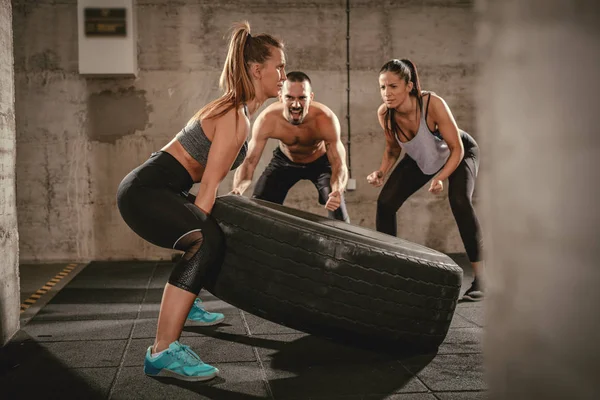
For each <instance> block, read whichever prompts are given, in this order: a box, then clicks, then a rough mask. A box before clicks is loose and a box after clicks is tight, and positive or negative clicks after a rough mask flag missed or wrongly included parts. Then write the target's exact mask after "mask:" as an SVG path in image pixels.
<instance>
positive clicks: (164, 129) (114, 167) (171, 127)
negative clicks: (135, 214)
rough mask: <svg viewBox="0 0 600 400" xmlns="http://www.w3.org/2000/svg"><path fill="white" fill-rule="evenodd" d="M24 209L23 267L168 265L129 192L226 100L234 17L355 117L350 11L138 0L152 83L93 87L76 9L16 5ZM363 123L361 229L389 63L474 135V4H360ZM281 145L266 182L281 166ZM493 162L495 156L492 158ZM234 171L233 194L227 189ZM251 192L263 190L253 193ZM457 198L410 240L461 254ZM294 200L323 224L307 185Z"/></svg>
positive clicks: (405, 227)
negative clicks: (225, 70) (81, 71)
mask: <svg viewBox="0 0 600 400" xmlns="http://www.w3.org/2000/svg"><path fill="white" fill-rule="evenodd" d="M14 3H15V7H14V22H15V23H14V26H15V44H16V46H15V62H16V65H15V73H16V89H17V92H16V95H17V96H16V116H17V132H18V149H19V159H18V163H17V170H18V208H19V212H20V221H19V222H20V225H19V229H20V232H21V236H22V241H21V252H22V258H24V259H26V260H66V259H68V260H87V259H124V258H160V257H168V256H169V255H170V251H168V250H161V249H158V248H156V247H155V246H153V245H150V244H147V243H145V242H144V241H143V240H141V239H139V238H137V237H136V236H135V235H134V234H133V233H132V232H131V231H130V230H129V228H127V226H126V225H125V224H124V223H123V222H122V221H121V218H120V216H119V214H118V211H117V209H116V204H115V192H116V188H117V185H118V184H119V182H120V180H121V179H122V178H123V176H124V175H125V174H127V172H129V171H130V170H131V169H132V168H134V167H135V166H137V165H139V164H140V163H141V162H143V160H144V159H146V158H147V157H148V155H149V154H150V153H151V152H152V151H155V150H156V149H158V148H160V147H161V146H163V145H164V144H165V143H166V142H167V141H168V140H170V138H171V137H172V136H173V135H174V134H175V133H176V132H177V131H178V130H179V129H181V127H182V126H183V125H184V124H185V122H186V121H187V120H188V119H189V118H190V116H191V115H193V114H194V113H195V112H196V111H197V110H198V109H199V108H200V107H201V106H202V105H204V104H205V103H206V102H208V101H209V100H210V99H212V98H214V97H216V96H218V94H219V92H218V87H217V81H218V76H219V73H220V69H221V67H222V63H223V60H224V57H225V54H226V47H225V46H226V41H225V40H224V38H223V37H224V35H225V34H226V33H227V30H228V28H229V26H230V25H231V23H232V22H234V21H237V20H242V19H248V20H249V21H250V23H251V26H252V29H253V32H254V33H258V32H263V31H265V32H269V33H272V34H276V35H278V36H279V37H281V38H282V39H283V40H284V41H285V42H286V45H287V55H288V63H289V69H290V70H291V69H300V70H304V71H305V72H307V73H308V74H309V75H310V76H311V78H312V80H313V82H314V87H315V92H316V99H317V100H319V101H322V102H323V103H325V104H327V105H328V106H329V107H331V108H332V109H333V111H334V112H335V113H336V114H337V115H338V117H339V119H340V121H341V123H342V130H343V132H344V135H345V134H346V131H347V121H346V92H345V89H346V10H345V7H346V2H345V1H344V0H324V1H319V2H308V3H307V2H300V1H294V0H274V1H266V0H261V1H252V2H247V1H230V2H218V4H217V3H215V2H212V1H198V0H194V1H192V0H186V1H162V0H139V1H138V2H137V9H136V11H137V21H138V49H139V58H138V61H139V67H140V74H139V76H138V78H137V79H92V78H84V77H81V76H79V75H78V73H77V62H78V60H77V33H76V32H77V31H76V27H77V15H76V1H75V0H64V1H59V0H40V1H37V2H35V3H34V2H30V1H25V0H15V1H14ZM350 15H351V37H352V38H351V68H352V76H351V89H352V92H351V93H352V100H351V107H352V108H351V127H352V152H351V157H352V166H353V177H354V178H356V179H357V181H358V190H357V191H356V192H353V193H349V194H348V196H347V200H348V202H349V207H348V208H349V212H350V216H351V218H352V221H353V223H354V224H359V225H362V226H366V227H371V228H373V227H374V220H375V200H376V197H377V194H378V192H379V190H378V189H374V188H372V187H370V186H369V185H367V184H366V180H365V178H366V176H367V175H368V174H369V173H370V172H372V171H373V170H374V169H376V168H377V167H378V166H379V163H380V160H381V156H382V152H383V145H384V140H383V133H382V132H381V129H380V128H379V126H378V124H377V119H376V114H375V112H376V109H377V106H378V105H379V104H380V99H379V93H378V87H377V86H378V84H377V78H378V71H379V68H380V66H381V65H382V64H383V63H384V62H385V61H387V60H389V59H390V58H398V57H403V56H408V57H412V58H413V59H414V60H415V62H416V63H417V65H418V66H419V67H420V68H421V76H422V79H423V86H424V88H428V89H432V90H435V91H436V92H438V93H439V94H440V95H442V96H443V97H444V98H445V99H446V100H447V102H448V103H449V105H450V106H451V107H452V109H453V111H454V113H455V115H456V118H457V120H458V122H459V124H460V126H461V127H462V128H463V129H465V130H467V131H469V132H471V133H472V134H473V135H474V136H475V137H476V138H479V137H480V135H479V132H475V131H474V129H473V127H474V101H473V99H472V95H473V84H474V80H475V73H476V67H475V61H474V56H473V51H472V47H473V44H474V43H473V40H474V39H473V38H474V11H473V9H472V2H471V1H443V0H419V1H417V0H404V1H383V2H377V5H374V3H373V2H370V1H354V0H353V1H352V9H351V14H350ZM275 145H276V143H270V144H269V147H268V148H267V151H265V154H264V157H263V159H262V160H261V164H260V165H259V169H258V170H257V175H256V177H255V178H258V174H259V173H260V172H261V171H262V168H264V166H265V165H266V163H267V162H268V160H269V158H270V150H271V149H273V147H274V146H275ZM484 157H485V154H484ZM231 175H232V174H230V176H229V177H228V179H227V180H226V182H225V183H224V185H223V186H222V188H221V193H226V192H227V191H229V189H230V186H231ZM249 190H252V188H251V189H249ZM446 196H447V193H444V194H443V195H440V196H434V195H431V194H429V193H428V192H427V191H426V189H424V190H422V191H420V192H419V193H417V194H416V195H415V196H414V197H413V198H412V199H410V200H409V201H408V202H407V204H405V205H404V206H403V208H402V210H401V212H400V213H399V221H400V225H399V226H400V229H399V235H400V236H402V237H404V238H406V239H409V240H412V241H415V242H418V243H422V244H425V245H428V246H430V247H433V248H436V249H439V250H442V251H446V252H460V251H463V247H462V243H461V241H460V238H459V236H458V231H457V229H456V226H455V223H454V219H453V217H452V215H451V213H450V209H449V206H448V204H447V197H446ZM286 205H289V206H292V207H297V208H301V209H306V210H309V211H312V212H315V213H319V214H322V215H325V214H326V213H325V211H324V209H323V208H322V206H319V205H318V204H317V196H316V190H315V189H314V188H313V187H312V186H311V184H309V183H305V184H299V185H297V186H296V187H294V188H293V189H292V191H291V192H290V195H289V197H288V199H287V201H286Z"/></svg>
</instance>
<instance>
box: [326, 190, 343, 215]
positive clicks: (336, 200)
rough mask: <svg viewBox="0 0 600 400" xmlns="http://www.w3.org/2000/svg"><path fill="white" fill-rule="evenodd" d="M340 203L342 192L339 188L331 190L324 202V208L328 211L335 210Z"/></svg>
mask: <svg viewBox="0 0 600 400" xmlns="http://www.w3.org/2000/svg"><path fill="white" fill-rule="evenodd" d="M340 204H342V194H341V193H340V191H339V190H336V191H333V192H331V193H329V198H328V199H327V203H326V204H325V208H326V209H328V210H329V211H335V210H337V209H338V208H339V207H340Z"/></svg>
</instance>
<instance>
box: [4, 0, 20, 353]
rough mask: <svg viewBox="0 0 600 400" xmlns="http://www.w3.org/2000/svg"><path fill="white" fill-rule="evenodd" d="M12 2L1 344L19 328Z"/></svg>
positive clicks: (7, 45)
mask: <svg viewBox="0 0 600 400" xmlns="http://www.w3.org/2000/svg"><path fill="white" fill-rule="evenodd" d="M16 139H17V138H16V134H15V91H14V67H13V34H12V6H11V2H10V0H0V345H1V346H3V345H4V344H6V342H7V341H8V340H9V339H10V338H11V336H12V335H13V334H14V333H15V332H16V331H17V330H18V329H19V303H20V299H19V297H20V296H19V233H18V231H17V206H16V193H15V192H16V186H15V163H16V143H17V142H16Z"/></svg>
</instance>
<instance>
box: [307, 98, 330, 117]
mask: <svg viewBox="0 0 600 400" xmlns="http://www.w3.org/2000/svg"><path fill="white" fill-rule="evenodd" d="M310 109H311V110H312V109H314V111H315V116H317V117H328V118H331V117H335V116H336V115H335V113H334V112H333V111H331V108H329V107H327V106H326V105H325V104H323V103H319V102H318V101H313V102H312V103H310Z"/></svg>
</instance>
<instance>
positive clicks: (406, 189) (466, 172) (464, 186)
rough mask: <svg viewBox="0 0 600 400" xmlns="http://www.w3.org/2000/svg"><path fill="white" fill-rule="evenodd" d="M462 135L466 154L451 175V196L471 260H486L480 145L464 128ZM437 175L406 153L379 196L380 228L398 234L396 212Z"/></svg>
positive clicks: (451, 206) (454, 211)
mask: <svg viewBox="0 0 600 400" xmlns="http://www.w3.org/2000/svg"><path fill="white" fill-rule="evenodd" d="M460 136H461V140H462V142H463V145H464V148H465V156H464V158H463V160H462V161H461V163H460V164H459V165H458V167H457V168H456V170H455V171H454V172H453V173H452V175H450V177H449V178H448V181H449V187H448V198H449V200H450V208H451V209H452V213H453V214H454V219H455V220H456V224H457V225H458V231H459V232H460V237H461V238H462V241H463V244H464V246H465V250H466V251H467V256H468V257H469V260H470V261H471V262H477V261H481V259H482V254H481V253H482V247H483V240H482V236H481V228H480V226H479V221H478V220H477V216H476V215H475V209H474V208H473V202H472V197H473V190H474V189H475V178H476V177H477V170H478V169H479V147H478V146H477V143H476V142H475V140H474V139H473V138H472V137H471V136H470V135H469V134H467V133H466V132H463V131H460ZM434 175H435V174H433V175H427V174H424V173H423V172H422V171H421V169H420V168H419V166H418V165H417V163H416V162H415V160H413V159H412V158H410V157H409V156H408V155H405V156H404V158H403V159H402V160H401V161H400V162H399V163H398V165H397V166H396V168H395V169H394V171H393V172H392V174H391V175H390V177H389V178H388V180H387V182H386V183H385V185H384V186H383V189H381V193H380V194H379V198H378V199H377V217H376V226H377V230H378V231H379V232H383V233H387V234H388V235H392V236H396V234H397V227H396V212H397V211H398V209H399V208H400V206H402V204H403V203H404V202H405V201H406V199H408V198H409V197H410V196H411V195H412V194H413V193H415V192H416V191H417V190H419V189H420V188H421V187H423V185H425V184H426V183H427V182H428V181H429V180H430V179H431V178H433V177H434Z"/></svg>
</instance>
